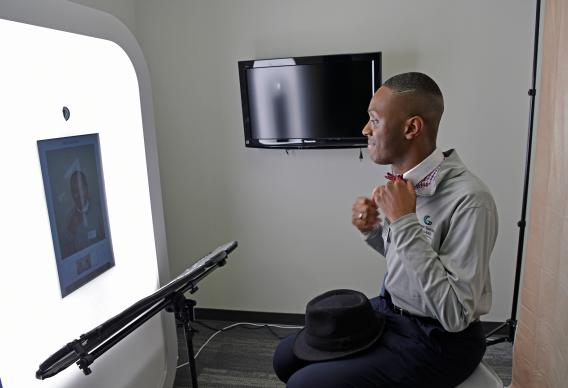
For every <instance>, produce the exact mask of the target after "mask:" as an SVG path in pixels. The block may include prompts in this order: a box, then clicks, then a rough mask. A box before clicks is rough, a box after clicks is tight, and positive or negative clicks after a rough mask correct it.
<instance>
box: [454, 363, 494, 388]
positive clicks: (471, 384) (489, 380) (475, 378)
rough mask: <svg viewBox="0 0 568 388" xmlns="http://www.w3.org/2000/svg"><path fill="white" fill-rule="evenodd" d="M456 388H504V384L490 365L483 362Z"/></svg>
mask: <svg viewBox="0 0 568 388" xmlns="http://www.w3.org/2000/svg"><path fill="white" fill-rule="evenodd" d="M456 388H503V382H502V381H501V379H500V378H499V376H497V373H495V372H494V371H493V369H491V368H490V367H489V365H487V364H486V363H484V362H483V361H481V363H480V364H479V366H478V367H477V369H475V371H473V373H472V374H471V376H469V377H468V378H467V380H466V381H464V382H463V383H461V384H460V385H458V386H457V387H456Z"/></svg>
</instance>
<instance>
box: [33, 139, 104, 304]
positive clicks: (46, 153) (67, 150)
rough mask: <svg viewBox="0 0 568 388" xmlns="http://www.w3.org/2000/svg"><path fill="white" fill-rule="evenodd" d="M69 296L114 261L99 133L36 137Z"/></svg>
mask: <svg viewBox="0 0 568 388" xmlns="http://www.w3.org/2000/svg"><path fill="white" fill-rule="evenodd" d="M37 144H38V150H39V159H40V164H41V172H42V176H43V185H44V189H45V198H46V202H47V209H48V213H49V221H50V225H51V236H52V239H53V247H54V251H55V260H56V263H57V272H58V275H59V285H60V288H61V296H62V297H65V296H66V295H68V294H70V293H71V292H73V291H75V290H76V289H78V288H79V287H81V286H83V285H84V284H86V283H88V282H89V281H91V280H92V279H94V278H95V277H97V276H98V275H100V274H101V273H103V272H105V271H106V270H108V269H109V268H111V267H113V266H114V255H113V250H112V243H111V238H110V229H109V223H108V214H107V207H106V198H105V189H104V182H103V173H102V164H101V153H100V146H99V136H98V134H90V135H81V136H72V137H64V138H57V139H48V140H39V141H38V142H37Z"/></svg>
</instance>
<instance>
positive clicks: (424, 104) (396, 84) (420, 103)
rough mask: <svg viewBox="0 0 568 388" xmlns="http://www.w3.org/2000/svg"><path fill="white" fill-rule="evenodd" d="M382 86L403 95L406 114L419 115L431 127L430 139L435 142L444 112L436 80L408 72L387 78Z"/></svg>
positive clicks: (442, 100) (440, 92) (442, 99)
mask: <svg viewBox="0 0 568 388" xmlns="http://www.w3.org/2000/svg"><path fill="white" fill-rule="evenodd" d="M383 86H385V87H387V88H388V89H390V90H391V91H392V92H393V93H395V94H397V95H400V96H404V97H405V103H404V108H403V109H404V110H405V111H406V114H407V115H408V116H414V115H419V116H421V117H422V118H423V119H424V121H425V122H426V123H427V125H428V127H430V129H431V130H430V131H428V132H429V137H430V139H431V140H432V141H433V142H435V141H436V136H437V134H438V126H439V125H440V120H441V118H442V114H443V113H444V96H443V95H442V91H441V90H440V88H439V87H438V85H437V84H436V82H435V81H434V80H433V79H432V78H430V77H428V76H427V75H426V74H423V73H417V72H410V73H402V74H398V75H395V76H393V77H391V78H389V79H388V80H386V81H385V83H384V84H383Z"/></svg>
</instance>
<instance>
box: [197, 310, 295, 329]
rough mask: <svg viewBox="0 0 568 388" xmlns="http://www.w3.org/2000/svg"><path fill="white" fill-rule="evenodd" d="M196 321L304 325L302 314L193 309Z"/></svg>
mask: <svg viewBox="0 0 568 388" xmlns="http://www.w3.org/2000/svg"><path fill="white" fill-rule="evenodd" d="M195 318H196V319H198V320H199V319H207V320H212V321H229V322H252V323H274V324H281V325H302V326H303V325H304V314H288V313H272V312H261V311H242V310H222V309H208V308H200V307H196V308H195Z"/></svg>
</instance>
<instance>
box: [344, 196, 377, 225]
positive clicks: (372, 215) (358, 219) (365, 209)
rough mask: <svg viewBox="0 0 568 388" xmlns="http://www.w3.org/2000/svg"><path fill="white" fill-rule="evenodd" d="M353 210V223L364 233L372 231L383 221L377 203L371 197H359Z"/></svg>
mask: <svg viewBox="0 0 568 388" xmlns="http://www.w3.org/2000/svg"><path fill="white" fill-rule="evenodd" d="M352 210H353V214H352V216H351V223H352V224H353V225H355V227H356V228H357V229H359V231H360V232H362V233H365V232H370V231H371V230H373V229H375V227H376V226H377V225H378V224H379V223H380V222H381V219H380V218H379V209H378V208H377V204H376V203H375V201H373V200H372V199H370V198H366V197H359V198H357V200H356V201H355V203H354V204H353V209H352Z"/></svg>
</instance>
